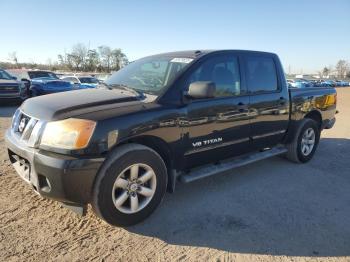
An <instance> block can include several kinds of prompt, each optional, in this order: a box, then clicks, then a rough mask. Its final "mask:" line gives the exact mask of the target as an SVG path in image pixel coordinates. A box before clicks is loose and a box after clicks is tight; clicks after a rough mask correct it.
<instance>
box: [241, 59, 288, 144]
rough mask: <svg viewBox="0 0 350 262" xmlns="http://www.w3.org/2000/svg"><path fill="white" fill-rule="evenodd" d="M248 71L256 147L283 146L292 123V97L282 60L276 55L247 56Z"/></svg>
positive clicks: (245, 63) (252, 126) (251, 134)
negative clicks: (290, 97) (280, 144)
mask: <svg viewBox="0 0 350 262" xmlns="http://www.w3.org/2000/svg"><path fill="white" fill-rule="evenodd" d="M244 71H245V77H246V84H247V89H248V92H249V95H250V109H249V115H250V118H251V119H250V124H251V133H250V137H251V139H252V146H253V148H254V149H262V148H265V147H270V146H274V145H276V144H278V143H279V142H281V140H282V138H283V137H284V134H285V132H286V130H287V126H288V122H289V94H288V88H287V84H286V81H285V78H284V76H283V70H282V67H281V65H280V62H279V59H278V57H277V56H274V55H272V54H263V53H251V54H245V55H244Z"/></svg>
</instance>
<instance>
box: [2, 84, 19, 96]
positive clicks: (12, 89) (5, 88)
mask: <svg viewBox="0 0 350 262" xmlns="http://www.w3.org/2000/svg"><path fill="white" fill-rule="evenodd" d="M18 92H19V86H18V85H12V86H10V85H6V86H3V85H0V93H1V94H13V93H18Z"/></svg>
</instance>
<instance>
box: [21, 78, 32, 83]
mask: <svg viewBox="0 0 350 262" xmlns="http://www.w3.org/2000/svg"><path fill="white" fill-rule="evenodd" d="M21 81H23V82H30V81H29V80H28V79H27V78H22V79H21Z"/></svg>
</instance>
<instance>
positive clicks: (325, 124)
mask: <svg viewBox="0 0 350 262" xmlns="http://www.w3.org/2000/svg"><path fill="white" fill-rule="evenodd" d="M334 124H335V117H334V118H332V119H328V120H325V121H323V123H322V125H323V126H322V129H331V128H332V127H333V126H334Z"/></svg>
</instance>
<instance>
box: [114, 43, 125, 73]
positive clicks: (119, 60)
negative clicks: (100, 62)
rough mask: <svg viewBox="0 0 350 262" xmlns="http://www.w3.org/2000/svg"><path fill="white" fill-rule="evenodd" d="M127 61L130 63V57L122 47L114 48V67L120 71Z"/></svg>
mask: <svg viewBox="0 0 350 262" xmlns="http://www.w3.org/2000/svg"><path fill="white" fill-rule="evenodd" d="M127 63H128V59H127V57H126V55H125V54H124V53H123V52H122V50H121V49H120V48H117V49H114V50H113V51H112V69H113V70H115V71H118V70H120V69H121V68H122V67H123V66H125V65H126V64H127Z"/></svg>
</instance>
